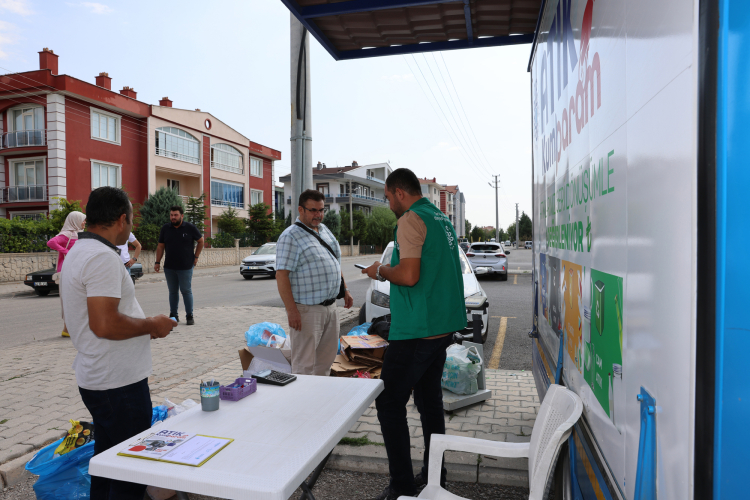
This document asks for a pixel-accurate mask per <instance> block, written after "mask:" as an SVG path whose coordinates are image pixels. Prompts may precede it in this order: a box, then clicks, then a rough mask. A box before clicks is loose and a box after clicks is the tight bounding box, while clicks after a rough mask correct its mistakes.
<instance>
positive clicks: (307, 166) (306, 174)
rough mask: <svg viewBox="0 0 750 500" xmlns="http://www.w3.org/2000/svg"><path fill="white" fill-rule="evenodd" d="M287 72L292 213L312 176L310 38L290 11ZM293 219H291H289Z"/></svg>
mask: <svg viewBox="0 0 750 500" xmlns="http://www.w3.org/2000/svg"><path fill="white" fill-rule="evenodd" d="M289 17H290V29H289V32H290V38H291V40H290V42H291V43H290V54H289V56H290V57H289V64H290V67H289V70H290V71H289V73H290V80H291V82H290V83H291V95H290V98H291V104H292V123H291V142H292V150H291V155H290V156H291V164H292V203H291V206H290V207H289V209H290V210H291V211H292V213H294V212H296V207H297V204H298V203H299V195H300V194H302V191H305V190H307V189H312V188H313V179H312V137H311V135H312V105H311V102H310V94H311V91H310V37H309V36H308V33H307V29H306V28H305V27H304V26H302V23H300V22H299V21H298V20H297V18H296V17H294V14H292V13H290V14H289ZM293 220H294V219H293V218H292V221H293Z"/></svg>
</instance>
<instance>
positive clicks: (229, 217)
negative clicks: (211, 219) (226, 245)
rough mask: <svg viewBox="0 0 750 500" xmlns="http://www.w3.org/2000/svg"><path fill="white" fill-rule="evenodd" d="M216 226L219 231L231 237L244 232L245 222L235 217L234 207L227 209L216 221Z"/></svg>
mask: <svg viewBox="0 0 750 500" xmlns="http://www.w3.org/2000/svg"><path fill="white" fill-rule="evenodd" d="M216 225H217V226H219V231H221V232H222V233H227V234H231V235H236V234H240V233H242V232H244V230H245V221H244V220H243V219H241V218H239V217H238V216H237V210H235V209H234V207H227V209H226V210H224V212H223V213H222V214H221V215H220V216H219V217H218V218H217V219H216Z"/></svg>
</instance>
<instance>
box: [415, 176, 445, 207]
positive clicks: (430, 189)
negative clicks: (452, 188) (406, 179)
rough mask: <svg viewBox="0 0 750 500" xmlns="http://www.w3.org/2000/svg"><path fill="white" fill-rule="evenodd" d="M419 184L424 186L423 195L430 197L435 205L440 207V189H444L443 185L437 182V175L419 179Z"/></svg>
mask: <svg viewBox="0 0 750 500" xmlns="http://www.w3.org/2000/svg"><path fill="white" fill-rule="evenodd" d="M419 184H420V185H421V186H422V195H423V196H424V197H425V198H427V199H429V200H430V202H432V204H433V205H435V206H436V207H438V208H440V191H442V189H443V186H442V185H441V184H439V183H438V182H437V179H436V178H435V177H433V178H432V179H427V178H424V179H419ZM441 210H442V209H441Z"/></svg>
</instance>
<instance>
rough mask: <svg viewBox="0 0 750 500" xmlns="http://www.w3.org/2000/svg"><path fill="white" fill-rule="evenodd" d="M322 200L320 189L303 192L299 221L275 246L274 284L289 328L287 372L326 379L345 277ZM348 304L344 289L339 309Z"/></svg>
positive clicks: (334, 348)
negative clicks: (339, 305)
mask: <svg viewBox="0 0 750 500" xmlns="http://www.w3.org/2000/svg"><path fill="white" fill-rule="evenodd" d="M324 202H325V197H324V196H323V194H322V193H320V192H319V191H314V190H312V189H308V190H307V191H305V192H303V193H302V194H301V195H300V197H299V207H297V210H298V211H299V217H298V218H297V220H296V222H295V223H294V224H292V225H291V226H289V227H288V228H287V229H286V230H285V231H284V232H283V233H282V234H281V236H280V237H279V241H278V242H277V244H276V281H277V285H278V287H279V295H281V300H283V301H284V307H285V308H286V313H287V317H288V319H289V328H290V330H291V331H290V339H291V341H292V372H293V373H298V374H303V375H329V374H330V372H331V365H332V364H333V360H334V359H335V358H336V351H337V348H338V338H339V314H338V309H337V308H336V296H337V295H338V294H339V289H340V286H341V284H342V283H343V282H344V281H343V280H344V276H343V273H342V271H341V249H340V248H339V244H338V242H337V241H336V237H335V236H334V235H333V233H331V231H330V230H329V229H328V228H327V227H326V226H325V225H324V224H323V223H322V221H323V214H324V213H325V208H324V206H325V203H324ZM323 243H325V245H324V244H323ZM326 245H327V246H328V248H326ZM353 303H354V299H353V298H352V295H351V293H349V290H348V289H347V290H346V294H345V296H344V305H345V307H346V308H347V309H348V308H350V307H352V304H353Z"/></svg>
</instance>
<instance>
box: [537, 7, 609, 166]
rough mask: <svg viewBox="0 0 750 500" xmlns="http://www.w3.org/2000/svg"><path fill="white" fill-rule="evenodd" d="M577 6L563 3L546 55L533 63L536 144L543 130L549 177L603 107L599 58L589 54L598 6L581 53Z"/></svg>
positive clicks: (588, 12) (587, 15)
mask: <svg viewBox="0 0 750 500" xmlns="http://www.w3.org/2000/svg"><path fill="white" fill-rule="evenodd" d="M573 1H574V0H560V1H559V2H558V4H557V9H556V11H555V15H554V17H553V19H552V24H551V25H550V28H549V34H548V36H547V42H546V44H544V42H542V43H540V44H539V46H538V48H540V49H542V53H541V56H539V55H538V56H537V57H536V58H535V60H534V63H535V66H536V68H535V70H534V76H535V78H534V135H535V138H536V136H537V133H538V132H537V128H538V129H539V131H540V132H541V136H542V137H541V140H542V167H543V171H544V172H545V173H546V172H547V171H548V170H549V169H550V168H551V167H552V165H553V164H554V165H555V168H557V164H558V163H559V161H560V156H561V154H562V152H563V151H565V150H566V149H567V148H568V146H570V145H571V144H572V143H573V140H574V137H575V135H578V134H580V133H581V131H582V130H583V129H584V128H585V127H586V125H587V124H588V122H589V118H592V117H593V116H594V112H595V110H596V109H599V108H600V107H601V105H602V89H601V81H602V72H601V63H600V61H599V53H598V52H595V53H594V54H593V56H591V55H590V54H589V47H590V41H591V26H592V20H593V12H594V0H587V1H586V7H585V9H584V12H583V20H582V22H581V40H580V42H579V47H578V50H577V51H576V46H575V40H574V37H573V28H572V24H571V19H570V13H571V3H572V2H573ZM576 66H578V71H577V72H576V71H575V69H576ZM568 84H570V85H574V86H575V89H573V88H571V89H568ZM573 90H574V91H573ZM563 91H565V96H567V95H570V99H568V100H567V101H566V99H565V98H564V97H563ZM574 128H575V134H574V133H573V129H574Z"/></svg>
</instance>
